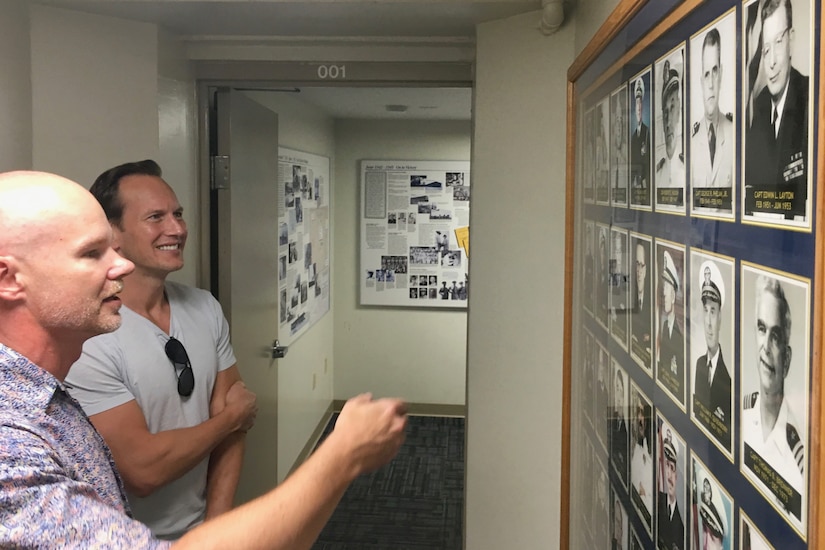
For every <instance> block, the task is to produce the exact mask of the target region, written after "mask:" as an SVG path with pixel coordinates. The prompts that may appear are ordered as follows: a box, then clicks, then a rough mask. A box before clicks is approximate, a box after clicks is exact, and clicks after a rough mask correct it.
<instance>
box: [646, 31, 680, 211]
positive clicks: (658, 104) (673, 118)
mask: <svg viewBox="0 0 825 550" xmlns="http://www.w3.org/2000/svg"><path fill="white" fill-rule="evenodd" d="M653 73H654V79H655V80H654V86H653V92H654V95H653V98H654V100H653V107H654V114H655V118H654V120H655V124H654V129H655V132H654V138H655V139H654V141H653V143H654V149H653V151H654V163H655V171H654V174H653V183H654V185H655V188H656V210H658V211H662V212H671V213H676V214H684V212H685V182H686V181H687V180H686V178H687V173H686V172H687V170H686V168H685V136H684V130H683V127H684V120H685V86H684V77H685V45H684V44H680V45H679V46H678V47H676V48H674V49H673V50H671V51H670V52H668V53H667V54H666V55H664V56H663V57H661V58H660V59H659V60H657V61H656V64H655V65H654V67H653Z"/></svg>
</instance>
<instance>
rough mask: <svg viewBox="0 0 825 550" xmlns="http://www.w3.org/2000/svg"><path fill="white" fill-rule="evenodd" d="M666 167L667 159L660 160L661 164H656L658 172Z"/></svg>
mask: <svg viewBox="0 0 825 550" xmlns="http://www.w3.org/2000/svg"><path fill="white" fill-rule="evenodd" d="M664 165H665V158H664V157H662V158H661V159H659V162H657V163H656V170H657V171H658V170H661V169H662V167H663V166H664Z"/></svg>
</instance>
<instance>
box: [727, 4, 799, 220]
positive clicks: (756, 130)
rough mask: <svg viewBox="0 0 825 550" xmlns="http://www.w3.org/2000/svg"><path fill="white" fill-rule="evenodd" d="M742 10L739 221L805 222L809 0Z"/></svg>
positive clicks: (750, 5)
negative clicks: (741, 165)
mask: <svg viewBox="0 0 825 550" xmlns="http://www.w3.org/2000/svg"><path fill="white" fill-rule="evenodd" d="M744 11H745V14H744V21H743V25H744V27H743V29H742V40H743V44H742V49H743V51H744V56H745V63H744V65H743V67H742V78H743V82H742V90H743V92H742V93H743V102H744V115H743V116H744V118H745V120H744V137H745V147H744V160H743V164H744V182H743V187H744V196H743V221H745V222H748V221H750V222H754V223H775V224H780V225H793V226H801V227H810V224H811V208H812V206H811V199H812V198H813V197H812V193H811V173H810V168H811V144H810V140H809V126H810V117H811V112H812V108H811V98H812V97H813V95H814V94H813V93H812V86H813V79H811V78H809V76H810V74H811V64H812V61H813V59H812V54H811V52H812V51H813V48H814V45H813V42H812V40H811V27H812V13H813V10H812V5H811V0H758V1H753V2H749V3H748V2H746V5H745V6H744Z"/></svg>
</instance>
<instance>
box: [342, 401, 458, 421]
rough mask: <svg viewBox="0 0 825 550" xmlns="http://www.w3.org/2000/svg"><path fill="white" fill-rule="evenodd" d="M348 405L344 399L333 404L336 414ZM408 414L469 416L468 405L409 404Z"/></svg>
mask: <svg viewBox="0 0 825 550" xmlns="http://www.w3.org/2000/svg"><path fill="white" fill-rule="evenodd" d="M344 403H346V401H345V400H343V399H336V400H335V401H333V402H332V408H333V410H334V411H335V412H340V411H341V409H342V408H343V406H344ZM407 414H411V415H414V416H458V417H462V418H463V417H466V416H467V405H445V404H442V403H407Z"/></svg>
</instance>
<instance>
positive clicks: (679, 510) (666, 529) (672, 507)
mask: <svg viewBox="0 0 825 550" xmlns="http://www.w3.org/2000/svg"><path fill="white" fill-rule="evenodd" d="M656 425H657V429H656V434H657V437H656V442H657V447H658V453H657V456H658V457H659V467H660V468H661V472H660V474H659V475H658V476H657V478H656V479H657V489H656V548H657V550H685V548H686V546H685V534H686V533H687V531H686V529H685V527H686V525H687V520H688V513H687V511H688V503H687V501H686V493H687V489H686V485H687V483H686V480H687V477H686V472H687V470H686V468H687V455H688V449H687V446H686V445H685V440H684V439H682V438H681V437H680V436H679V434H678V433H677V432H676V430H675V429H674V428H673V426H672V425H671V424H670V422H668V421H667V420H666V419H665V417H663V416H662V415H660V414H657V416H656Z"/></svg>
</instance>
